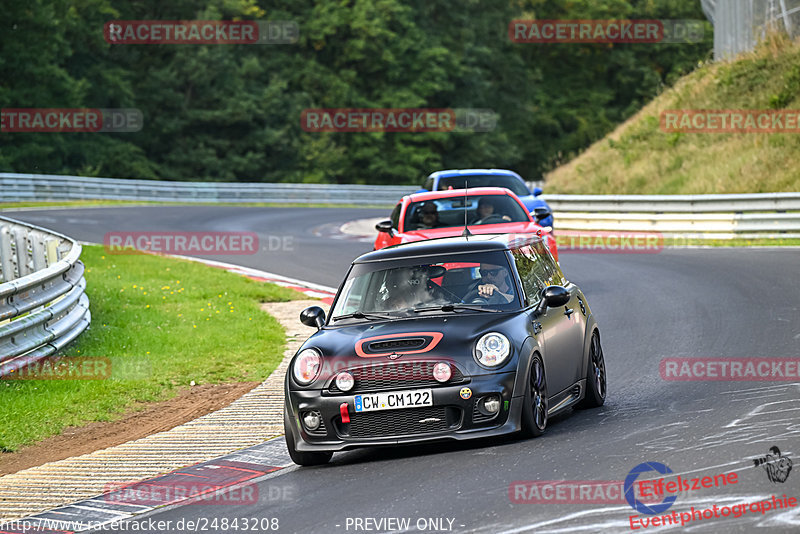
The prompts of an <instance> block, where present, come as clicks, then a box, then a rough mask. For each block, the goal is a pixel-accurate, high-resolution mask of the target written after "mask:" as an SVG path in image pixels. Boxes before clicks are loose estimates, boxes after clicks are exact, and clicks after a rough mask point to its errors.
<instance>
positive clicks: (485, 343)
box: [284, 234, 606, 465]
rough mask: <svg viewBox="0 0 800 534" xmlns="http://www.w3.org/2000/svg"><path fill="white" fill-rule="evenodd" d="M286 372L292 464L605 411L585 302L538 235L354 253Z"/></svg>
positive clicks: (527, 431)
mask: <svg viewBox="0 0 800 534" xmlns="http://www.w3.org/2000/svg"><path fill="white" fill-rule="evenodd" d="M300 320H301V321H302V322H303V324H306V325H309V326H316V327H317V328H318V331H317V332H316V333H315V334H314V335H312V336H311V337H310V338H308V340H307V341H306V342H305V343H304V344H303V346H302V347H301V348H300V350H299V351H298V352H297V354H296V355H295V356H294V358H293V359H292V362H291V364H290V366H289V370H288V372H287V374H286V387H285V412H284V426H285V432H286V445H287V447H288V449H289V454H290V455H291V457H292V460H293V461H294V462H295V463H297V464H300V465H316V464H323V463H325V462H327V461H328V460H330V459H331V456H332V455H333V452H334V451H341V450H345V449H350V448H354V447H369V446H375V445H396V444H404V443H414V442H420V441H432V440H443V439H458V440H461V439H471V438H483V437H487V436H497V435H500V434H509V433H513V432H519V431H521V432H523V433H524V435H527V436H538V435H540V434H542V433H543V432H544V430H545V427H546V426H547V418H548V417H551V416H553V415H554V414H556V413H558V412H561V411H562V410H566V409H568V408H569V407H571V406H572V407H579V408H590V407H596V406H601V405H602V404H603V402H605V397H606V371H605V362H604V360H603V351H602V348H601V347H600V332H599V330H598V327H597V324H596V322H595V319H594V316H593V315H592V311H591V309H590V308H589V304H588V303H587V302H586V297H585V296H584V295H583V293H582V292H581V290H580V289H579V288H578V286H576V285H575V284H572V283H570V282H569V281H567V279H566V278H565V277H564V274H563V273H562V272H561V269H560V267H559V266H558V264H557V263H556V262H555V261H554V260H553V257H552V256H551V255H550V252H549V251H548V249H547V247H546V246H545V244H544V242H543V241H542V240H541V238H539V237H536V236H531V235H525V236H522V237H520V236H515V235H508V234H505V235H492V236H485V235H483V236H470V237H466V238H464V237H461V238H448V239H439V240H431V241H422V242H418V243H410V244H406V245H400V246H396V247H391V248H387V249H383V250H379V251H376V252H370V253H368V254H364V255H363V256H360V257H359V258H357V259H356V260H355V261H354V262H353V264H352V266H351V267H350V271H349V272H348V273H347V277H346V278H345V280H344V282H343V283H342V285H341V287H340V288H339V291H338V293H337V295H336V298H335V299H334V301H333V305H332V308H331V313H330V315H329V316H328V317H327V318H326V317H325V312H324V311H323V310H322V309H321V308H319V307H317V306H312V307H310V308H307V309H306V310H304V311H303V312H302V313H301V315H300Z"/></svg>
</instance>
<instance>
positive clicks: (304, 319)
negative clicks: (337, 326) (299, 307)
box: [300, 306, 325, 330]
mask: <svg viewBox="0 0 800 534" xmlns="http://www.w3.org/2000/svg"><path fill="white" fill-rule="evenodd" d="M300 322H301V323H303V324H304V325H306V326H314V327H316V328H317V330H319V329H320V328H322V325H324V324H325V310H323V309H322V308H320V307H319V306H310V307H308V308H306V309H305V310H303V311H301V312H300Z"/></svg>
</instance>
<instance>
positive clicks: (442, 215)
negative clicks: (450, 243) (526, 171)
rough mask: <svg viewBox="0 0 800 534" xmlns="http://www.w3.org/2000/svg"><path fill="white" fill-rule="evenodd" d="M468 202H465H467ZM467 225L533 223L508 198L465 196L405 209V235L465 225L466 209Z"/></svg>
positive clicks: (501, 196) (521, 209) (409, 206)
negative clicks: (406, 233)
mask: <svg viewBox="0 0 800 534" xmlns="http://www.w3.org/2000/svg"><path fill="white" fill-rule="evenodd" d="M465 200H466V202H465ZM465 204H466V209H467V223H468V224H470V225H473V224H502V223H509V222H530V220H531V219H530V216H529V215H528V214H527V213H526V212H525V210H524V209H523V208H522V206H520V205H519V203H518V202H517V201H516V200H515V199H513V198H511V197H510V196H508V195H471V196H469V197H467V198H466V199H465V198H464V196H463V195H453V196H452V197H447V198H439V199H436V200H426V201H422V202H412V203H410V204H409V205H408V206H407V207H406V215H405V219H404V221H405V222H404V227H403V231H404V232H412V231H414V230H428V229H431V228H451V227H455V226H459V227H463V226H464V207H465Z"/></svg>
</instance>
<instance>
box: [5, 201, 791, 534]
mask: <svg viewBox="0 0 800 534" xmlns="http://www.w3.org/2000/svg"><path fill="white" fill-rule="evenodd" d="M382 214H386V215H388V210H374V209H370V210H366V209H365V210H360V209H326V208H315V209H308V208H237V207H208V206H197V207H158V206H155V207H150V206H148V207H124V208H91V209H71V210H42V211H18V212H7V213H4V215H6V216H9V217H12V218H17V219H21V220H23V221H26V222H31V223H34V224H39V225H42V226H45V227H48V228H51V229H54V230H57V231H60V232H62V233H66V234H68V235H70V236H71V237H74V238H77V239H80V240H84V241H92V242H102V240H103V235H104V234H105V233H106V232H109V231H146V230H164V231H252V232H256V233H257V234H258V235H259V238H260V242H261V245H262V250H260V251H259V253H258V254H255V255H250V256H227V257H226V256H213V257H211V256H209V257H210V258H212V259H217V260H220V261H227V262H231V263H238V264H241V265H246V266H249V267H255V268H259V269H263V270H265V271H268V272H273V273H278V274H283V275H286V276H291V277H294V278H299V279H303V280H307V281H310V282H316V283H319V284H324V285H328V286H333V287H338V285H339V282H340V281H341V278H342V277H343V275H344V273H345V270H346V268H347V265H348V264H349V262H350V261H351V260H352V259H353V258H354V257H355V256H357V255H358V254H360V253H362V252H366V251H368V250H371V249H372V243H371V242H369V241H362V240H358V239H354V238H352V237H351V238H345V237H344V236H341V235H339V234H337V232H336V228H337V227H338V226H339V225H340V224H342V223H344V222H346V221H349V220H353V219H359V218H365V217H377V216H380V215H382ZM556 222H557V219H556ZM269 236H277V237H279V238H281V239H283V238H286V237H288V238H290V239H288V241H286V242H287V243H291V246H278V247H275V248H276V249H275V250H269V248H270V247H269V241H270V239H269ZM273 242H275V241H274V239H273ZM265 247H266V250H265ZM561 265H562V267H563V269H564V271H565V273H566V275H567V277H568V278H569V279H571V280H572V281H574V282H576V283H578V284H579V285H580V286H581V288H582V289H583V291H584V292H585V293H586V295H587V298H588V300H589V304H590V305H591V307H592V311H593V312H594V314H595V315H596V317H597V320H598V323H599V325H600V329H601V334H602V341H603V348H604V352H605V357H606V365H607V371H608V377H609V379H608V388H609V397H608V400H607V401H606V405H605V406H604V407H602V408H600V409H596V410H589V411H575V412H572V413H571V414H568V415H566V416H563V417H559V418H558V419H556V420H551V421H550V422H549V425H548V430H547V433H546V434H545V435H544V436H543V437H541V438H538V439H533V440H526V441H520V440H517V439H514V438H508V439H504V440H499V441H494V442H472V443H458V444H437V445H426V446H413V447H405V448H396V449H363V450H357V451H352V452H344V453H337V454H335V455H334V457H333V461H332V462H331V463H330V464H329V465H327V466H324V467H318V468H295V467H292V468H287V469H284V470H282V471H280V472H278V473H276V474H274V475H269V476H267V477H265V478H264V479H262V480H261V481H260V482H259V494H260V495H261V496H262V498H261V499H260V500H259V502H258V503H257V504H251V505H241V506H220V505H210V506H209V505H205V506H204V505H190V506H182V507H174V508H167V509H162V510H160V511H156V512H153V513H152V514H151V515H150V517H151V518H153V519H155V520H172V521H173V523H172V524H173V525H174V524H176V522H177V521H178V520H180V519H185V520H197V519H199V518H209V519H211V518H215V517H216V518H223V517H224V518H227V519H228V520H229V521H232V520H233V519H235V518H240V520H241V519H242V518H278V520H279V523H278V524H279V529H278V531H279V532H326V533H328V532H330V533H335V532H386V531H390V530H392V529H397V526H396V524H395V523H386V522H384V523H380V524H378V523H374V522H372V521H369V522H366V521H365V520H366V519H367V518H370V519H374V520H375V521H380V520H381V519H388V518H401V519H402V518H407V519H409V520H410V523H409V527H408V528H407V529H406V531H409V532H420V531H426V532H434V531H439V532H447V531H452V532H486V533H500V532H509V533H510V532H528V531H534V530H535V531H537V532H592V533H593V532H632V530H631V527H630V524H629V519H628V518H629V516H631V515H633V512H634V511H633V509H632V508H631V507H630V506H629V505H628V504H627V503H625V502H624V501H623V502H618V503H598V504H587V503H580V502H578V503H570V502H565V500H563V499H559V500H555V499H551V500H549V501H547V502H513V500H514V499H512V497H514V491H512V492H511V494H510V492H509V488H510V487H511V486H512V484H513V483H514V482H516V481H594V480H596V481H622V480H625V477H626V476H627V474H628V473H629V471H631V469H633V468H634V467H635V466H637V465H638V464H640V463H642V462H660V463H663V464H666V465H667V466H669V467H670V468H671V469H672V470H673V471H674V472H675V473H680V474H682V475H684V476H685V477H698V476H706V475H708V476H713V475H715V474H719V473H724V472H730V471H736V472H737V473H738V483H736V484H735V485H730V486H727V487H725V488H714V489H706V490H698V491H695V492H692V493H690V494H688V495H685V494H681V495H679V497H678V500H677V502H676V503H675V505H674V507H673V509H672V510H670V511H669V512H667V513H670V512H672V511H673V510H674V511H677V512H679V513H680V512H681V511H687V510H689V509H690V508H691V507H692V506H694V507H696V508H711V507H712V506H713V505H715V504H716V505H719V506H723V505H732V504H736V503H749V502H754V501H757V500H764V499H768V498H771V496H772V495H777V496H778V497H781V496H782V495H783V494H786V495H787V496H788V497H795V498H797V497H798V496H800V467H798V466H796V467H795V471H794V472H791V474H790V476H789V477H788V479H787V480H786V481H785V482H782V483H781V482H771V481H770V480H769V478H768V476H767V473H766V472H765V470H764V469H762V468H761V467H756V466H754V463H753V460H752V459H753V458H755V457H757V456H763V455H765V454H766V453H767V451H768V450H769V448H770V447H772V446H778V447H779V448H780V450H781V452H782V453H783V454H784V456H789V457H791V458H792V459H793V460H794V461H795V463H797V458H798V457H799V456H800V454H798V453H800V381H795V382H791V381H704V382H701V381H665V380H663V379H662V378H661V375H660V372H659V362H660V361H661V360H662V358H668V357H717V358H791V359H793V360H795V361H797V360H800V251H798V250H796V249H783V250H779V249H681V250H677V249H673V250H665V251H662V252H660V253H657V254H575V253H573V254H569V253H564V254H562V256H561ZM275 488H278V492H282V493H280V494H281V495H284V497H285V498H280V499H269V498H267V496H269V495H270V494H271V493H270V492H271V490H272V494H273V495H274V494H276V490H275ZM799 510H800V507H798V508H792V509H789V510H771V511H767V512H766V513H764V514H761V513H760V512H755V513H754V512H748V513H746V514H744V515H742V516H741V517H738V518H736V517H734V516H733V515H731V516H729V517H725V518H721V517H720V518H714V519H704V520H701V521H697V522H695V523H692V524H689V525H686V526H685V527H684V528H683V529H681V528H680V527H660V528H653V527H651V528H646V529H644V528H642V529H641V530H640V531H646V532H652V531H658V532H664V531H670V532H674V531H678V530H685V529H688V528H690V527H691V528H692V529H693V530H694V531H698V532H722V531H724V532H752V531H754V530H764V531H766V530H769V531H770V532H798V531H800V511H799ZM356 519H359V520H360V522H357V521H356ZM437 519H438V520H437ZM420 520H422V521H420ZM429 520H437V521H435V522H434V521H429ZM358 525H361V528H356V527H357V526H358ZM420 526H421V527H423V528H419V527H420ZM367 527H369V528H367ZM437 528H438V530H437ZM229 530H232V529H229ZM209 531H219V532H222V531H223V530H222V529H217V530H214V529H210V528H209ZM151 532H155V530H151Z"/></svg>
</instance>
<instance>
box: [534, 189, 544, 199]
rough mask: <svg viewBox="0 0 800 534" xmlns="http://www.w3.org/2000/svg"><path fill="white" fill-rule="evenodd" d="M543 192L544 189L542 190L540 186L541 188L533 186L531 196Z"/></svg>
mask: <svg viewBox="0 0 800 534" xmlns="http://www.w3.org/2000/svg"><path fill="white" fill-rule="evenodd" d="M543 192H544V191H542V188H541V187H534V188H533V196H535V197H538V196H539V195H541V194H542V193H543Z"/></svg>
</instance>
